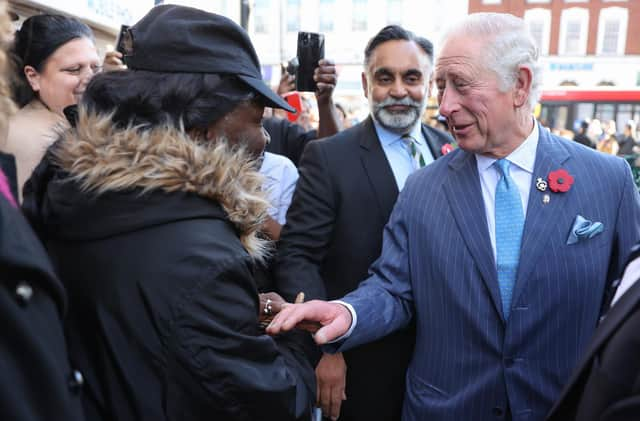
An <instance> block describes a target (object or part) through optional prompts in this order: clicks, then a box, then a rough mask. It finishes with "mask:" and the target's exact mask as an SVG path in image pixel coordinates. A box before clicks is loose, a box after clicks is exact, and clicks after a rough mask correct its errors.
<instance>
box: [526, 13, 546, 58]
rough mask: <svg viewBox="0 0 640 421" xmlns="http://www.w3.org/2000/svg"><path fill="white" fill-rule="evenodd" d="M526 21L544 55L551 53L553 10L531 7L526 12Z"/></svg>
mask: <svg viewBox="0 0 640 421" xmlns="http://www.w3.org/2000/svg"><path fill="white" fill-rule="evenodd" d="M524 21H525V22H526V23H527V26H528V27H529V32H530V33H531V36H532V37H533V39H534V40H535V42H536V45H537V46H538V50H539V51H540V54H542V55H548V54H549V36H550V33H551V10H549V9H529V10H527V11H526V12H525V13H524Z"/></svg>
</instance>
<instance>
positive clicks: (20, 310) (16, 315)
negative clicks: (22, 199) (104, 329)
mask: <svg viewBox="0 0 640 421" xmlns="http://www.w3.org/2000/svg"><path fill="white" fill-rule="evenodd" d="M0 284H1V285H0V320H2V346H0V373H2V374H1V375H0V413H1V416H0V418H2V419H3V420H20V421H45V420H48V421H55V420H60V421H75V420H83V419H84V415H83V412H82V403H81V400H80V396H81V393H82V377H81V375H80V374H78V373H77V372H75V371H74V370H72V369H71V367H70V365H69V357H68V355H67V347H66V344H65V341H64V335H63V330H62V315H63V312H64V310H65V305H66V298H65V294H64V290H63V288H62V284H60V282H59V281H58V278H57V277H56V276H55V274H54V271H53V268H52V266H51V263H50V262H49V259H48V258H47V255H46V253H45V251H44V249H43V248H42V245H41V244H40V242H39V241H38V239H37V238H36V236H35V235H34V233H33V231H32V230H31V228H30V227H29V224H28V223H27V221H25V219H24V218H23V217H22V215H21V214H20V213H19V212H18V211H17V210H16V209H15V208H13V206H11V205H10V204H9V202H8V201H7V200H6V199H5V198H4V197H3V196H2V195H0Z"/></svg>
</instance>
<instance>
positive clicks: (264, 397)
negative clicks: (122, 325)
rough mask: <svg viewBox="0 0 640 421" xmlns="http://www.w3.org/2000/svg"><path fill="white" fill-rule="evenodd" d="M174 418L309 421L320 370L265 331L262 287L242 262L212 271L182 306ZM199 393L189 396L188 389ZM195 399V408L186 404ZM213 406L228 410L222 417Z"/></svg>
mask: <svg viewBox="0 0 640 421" xmlns="http://www.w3.org/2000/svg"><path fill="white" fill-rule="evenodd" d="M174 320H175V322H174V323H175V329H174V332H175V335H174V337H172V338H171V339H170V352H169V354H172V355H176V356H177V357H176V361H174V362H169V365H174V368H175V367H177V368H178V369H177V370H169V371H170V372H173V373H176V374H175V378H174V379H172V381H169V382H168V384H170V385H171V386H170V387H171V388H172V390H169V393H168V397H167V406H168V408H167V412H168V414H169V419H190V420H200V419H203V420H204V419H229V420H231V419H233V420H298V419H301V420H308V419H309V417H310V411H311V406H312V404H313V402H314V401H315V382H314V377H313V369H312V367H311V365H310V364H309V362H308V361H307V357H306V355H305V354H304V353H302V352H301V350H300V349H299V348H298V347H297V345H296V344H295V342H289V341H288V338H287V336H284V337H281V338H276V339H275V340H274V339H273V338H271V337H269V336H267V335H263V334H261V333H260V332H259V330H258V322H257V321H258V300H257V291H256V289H255V286H254V284H253V281H252V279H251V272H250V270H249V268H248V267H246V266H244V267H243V266H242V265H238V264H237V259H236V260H235V261H229V262H228V264H226V263H224V262H222V263H221V264H220V263H219V264H217V265H216V267H215V268H210V269H209V270H208V271H207V274H206V275H205V278H204V279H203V280H202V282H200V284H199V285H198V286H197V288H195V289H193V290H192V291H191V292H190V293H189V294H188V295H187V296H185V297H184V299H183V302H182V304H179V305H178V307H177V308H176V314H175V319H174ZM185 391H188V393H189V394H190V395H191V396H190V397H189V398H188V399H184V398H183V397H182V396H181V394H183V393H187V392H185ZM185 401H188V402H190V405H189V406H188V407H187V406H186V405H183V404H182V403H183V402H185ZM208 408H222V409H221V413H219V414H214V413H212V411H211V409H208Z"/></svg>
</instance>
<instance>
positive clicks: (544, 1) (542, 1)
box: [527, 0, 551, 4]
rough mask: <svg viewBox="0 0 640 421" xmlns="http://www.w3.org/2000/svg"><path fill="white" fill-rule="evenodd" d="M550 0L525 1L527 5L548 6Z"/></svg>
mask: <svg viewBox="0 0 640 421" xmlns="http://www.w3.org/2000/svg"><path fill="white" fill-rule="evenodd" d="M549 3H551V0H527V4H549Z"/></svg>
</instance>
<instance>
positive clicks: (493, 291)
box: [444, 150, 502, 316]
mask: <svg viewBox="0 0 640 421" xmlns="http://www.w3.org/2000/svg"><path fill="white" fill-rule="evenodd" d="M449 170H450V171H449V173H448V175H447V179H446V181H445V183H444V189H445V192H446V195H447V199H448V200H449V206H450V207H451V211H452V214H453V217H454V218H455V219H456V221H457V222H458V226H465V227H469V229H460V230H459V232H460V235H461V236H462V238H463V240H464V242H465V244H466V245H467V248H468V249H469V252H470V253H471V256H472V257H473V260H474V261H475V263H476V265H477V267H478V270H479V271H480V276H481V277H482V280H483V281H484V283H485V285H486V287H487V290H488V291H489V295H490V296H491V301H492V302H493V305H494V306H495V309H496V311H497V312H498V313H499V314H500V315H501V316H502V301H501V298H500V289H499V286H498V274H497V272H496V266H495V259H494V257H493V249H492V247H491V240H490V239H489V229H488V228H487V216H486V212H485V209H484V200H483V198H482V191H481V188H480V178H479V176H478V168H477V165H476V160H475V157H474V156H473V155H472V154H468V153H466V152H464V151H462V150H460V151H459V152H457V155H456V156H454V157H453V159H452V160H451V161H450V162H449ZM468 221H475V222H476V223H473V224H469V223H468Z"/></svg>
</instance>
